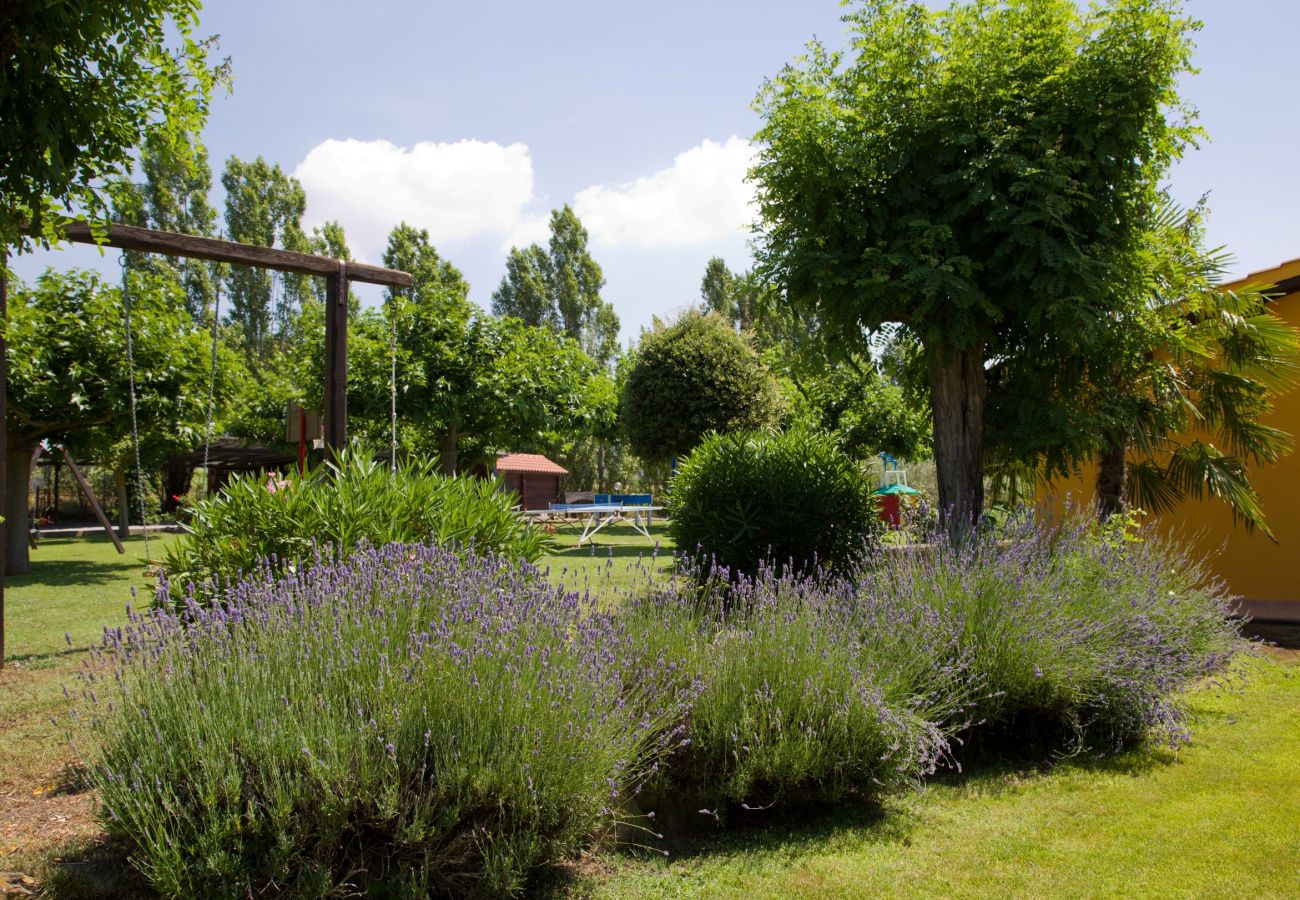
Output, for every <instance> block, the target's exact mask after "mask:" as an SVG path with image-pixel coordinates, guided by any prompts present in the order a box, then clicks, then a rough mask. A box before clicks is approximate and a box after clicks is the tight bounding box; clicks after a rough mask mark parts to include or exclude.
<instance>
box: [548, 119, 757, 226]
mask: <svg viewBox="0 0 1300 900" xmlns="http://www.w3.org/2000/svg"><path fill="white" fill-rule="evenodd" d="M753 154H754V148H753V145H751V144H750V143H749V142H748V141H746V140H744V139H743V138H739V137H735V136H734V135H733V136H732V137H731V138H728V140H727V142H726V143H724V144H719V143H715V142H714V141H710V140H705V141H704V142H703V143H701V144H700V145H699V146H696V147H692V148H691V149H689V150H687V151H685V152H683V153H680V154H678V156H677V158H676V159H674V160H673V164H672V166H671V167H669V168H667V169H661V170H660V171H658V172H655V173H654V174H653V175H647V176H645V177H643V178H638V179H637V180H636V181H632V182H629V183H627V184H618V185H595V186H593V187H589V188H587V189H586V190H583V191H580V192H579V193H578V195H577V196H576V197H575V198H574V210H575V211H576V212H577V213H578V216H579V218H581V219H582V223H583V224H584V225H586V226H587V230H588V231H589V232H591V235H592V238H593V240H595V241H596V242H598V243H602V244H607V245H614V246H618V245H624V246H638V247H690V246H696V245H699V244H708V243H713V242H715V241H719V240H723V239H725V238H728V237H732V236H734V235H736V234H738V233H741V232H744V231H746V230H747V229H748V227H749V224H750V223H751V222H752V221H753V219H754V211H753V208H752V204H753V200H754V190H753V187H752V186H751V185H749V184H747V183H746V182H745V174H746V172H747V171H748V170H749V167H750V165H751V163H752V160H753Z"/></svg>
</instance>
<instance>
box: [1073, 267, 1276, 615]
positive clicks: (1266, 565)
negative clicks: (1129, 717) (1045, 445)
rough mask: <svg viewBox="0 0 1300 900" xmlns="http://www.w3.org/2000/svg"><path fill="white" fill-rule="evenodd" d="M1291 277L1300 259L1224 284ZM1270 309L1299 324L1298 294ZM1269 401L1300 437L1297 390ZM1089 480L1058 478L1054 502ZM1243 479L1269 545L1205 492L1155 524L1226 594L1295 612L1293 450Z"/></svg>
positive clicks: (1091, 475) (1088, 491) (1086, 497)
mask: <svg viewBox="0 0 1300 900" xmlns="http://www.w3.org/2000/svg"><path fill="white" fill-rule="evenodd" d="M1298 276H1300V260H1293V261H1292V262H1289V263H1286V264H1285V265H1282V266H1280V267H1278V268H1276V269H1270V270H1269V271H1266V272H1258V273H1255V274H1253V275H1251V276H1249V277H1248V278H1246V279H1244V280H1242V281H1240V282H1235V283H1233V284H1231V285H1227V287H1229V288H1237V287H1242V286H1244V285H1246V284H1260V283H1265V284H1277V283H1278V282H1281V281H1284V280H1286V279H1288V278H1294V277H1298ZM1270 308H1271V309H1272V311H1273V312H1274V313H1275V314H1276V315H1278V316H1280V317H1281V318H1283V319H1285V320H1286V321H1287V322H1289V323H1290V324H1291V325H1293V326H1295V327H1297V328H1300V292H1295V293H1291V294H1287V295H1286V296H1284V297H1279V298H1278V299H1276V300H1275V301H1274V302H1273V303H1272V304H1270ZM1275 407H1276V408H1275V409H1274V411H1273V415H1272V416H1271V417H1270V418H1269V419H1268V420H1267V423H1268V424H1269V425H1272V426H1274V427H1276V428H1281V429H1282V430H1284V431H1287V432H1289V433H1290V434H1292V435H1293V436H1295V437H1296V438H1297V439H1298V440H1300V389H1295V390H1292V391H1290V392H1289V393H1287V394H1284V395H1283V396H1281V397H1278V398H1277V400H1276V402H1275ZM1095 479H1096V470H1095V469H1094V468H1092V467H1088V468H1086V469H1085V470H1084V472H1083V473H1081V474H1080V475H1079V476H1077V477H1075V478H1071V479H1069V480H1067V481H1062V482H1058V483H1057V484H1056V485H1055V487H1054V489H1053V494H1054V495H1055V497H1056V499H1057V500H1058V501H1059V499H1060V498H1061V497H1063V496H1064V495H1065V494H1067V493H1068V494H1070V495H1071V496H1072V497H1073V498H1074V501H1075V502H1076V503H1084V504H1087V503H1091V502H1092V501H1093V499H1094V496H1095V492H1094V485H1095ZM1250 482H1251V485H1252V486H1254V488H1255V489H1256V490H1257V491H1258V492H1259V494H1260V496H1261V497H1262V498H1263V502H1264V513H1265V518H1266V520H1267V522H1268V525H1269V527H1270V528H1271V529H1272V530H1273V535H1274V536H1275V537H1276V538H1277V543H1276V544H1275V543H1273V542H1272V541H1270V540H1269V539H1268V538H1267V537H1266V536H1265V535H1263V534H1262V533H1260V532H1259V531H1258V530H1256V531H1254V532H1253V533H1248V532H1247V531H1246V528H1245V526H1244V525H1242V524H1241V523H1240V522H1238V523H1237V524H1236V525H1235V526H1234V525H1233V522H1232V512H1231V510H1230V509H1229V508H1228V506H1227V505H1226V504H1225V503H1223V502H1222V501H1220V500H1215V499H1210V498H1207V499H1205V500H1201V501H1194V500H1193V501H1189V502H1186V503H1183V504H1182V505H1181V506H1179V507H1178V509H1177V510H1175V511H1174V512H1173V513H1170V514H1167V515H1165V516H1163V517H1162V524H1163V525H1165V526H1168V527H1170V528H1172V529H1175V530H1177V531H1179V532H1181V533H1182V534H1183V535H1185V536H1187V537H1188V538H1195V541H1196V545H1197V550H1198V551H1199V552H1200V553H1202V554H1203V555H1204V556H1205V558H1207V559H1209V560H1210V563H1211V568H1212V569H1213V570H1214V572H1215V573H1216V574H1217V575H1219V576H1220V577H1221V578H1223V579H1224V581H1226V582H1227V584H1228V587H1229V589H1230V590H1231V591H1232V592H1233V593H1235V594H1239V595H1241V596H1242V597H1244V598H1246V599H1248V600H1254V601H1293V602H1295V603H1296V604H1297V607H1296V610H1297V614H1300V449H1297V450H1295V451H1293V452H1292V453H1291V454H1290V455H1288V456H1285V457H1283V458H1282V459H1281V460H1279V461H1278V462H1277V463H1275V464H1274V465H1271V466H1262V467H1252V468H1251V470H1250Z"/></svg>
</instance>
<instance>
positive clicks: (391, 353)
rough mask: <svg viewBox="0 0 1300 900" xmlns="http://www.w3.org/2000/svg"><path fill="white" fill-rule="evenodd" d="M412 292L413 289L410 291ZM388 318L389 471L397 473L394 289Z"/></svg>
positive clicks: (395, 298) (395, 297) (389, 302)
mask: <svg viewBox="0 0 1300 900" xmlns="http://www.w3.org/2000/svg"><path fill="white" fill-rule="evenodd" d="M412 290H414V289H412ZM388 318H389V319H390V320H391V326H392V327H391V336H390V338H389V343H388V361H389V365H390V371H389V375H388V428H389V433H390V435H391V436H392V454H393V455H392V458H391V459H390V460H389V469H390V470H391V471H393V472H396V471H397V290H396V289H394V290H393V291H392V292H391V294H390V297H389V301H388Z"/></svg>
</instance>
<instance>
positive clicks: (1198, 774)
mask: <svg viewBox="0 0 1300 900" xmlns="http://www.w3.org/2000/svg"><path fill="white" fill-rule="evenodd" d="M1247 670H1248V672H1247V674H1248V675H1249V680H1248V682H1247V683H1246V685H1245V687H1243V688H1241V689H1240V690H1232V691H1226V690H1220V689H1213V688H1210V687H1205V688H1202V689H1200V690H1198V691H1196V692H1195V693H1194V694H1193V695H1192V697H1191V698H1190V702H1191V706H1192V708H1193V709H1194V711H1195V713H1196V722H1195V724H1194V728H1195V736H1194V739H1193V743H1192V744H1191V746H1189V747H1187V748H1186V749H1184V750H1183V751H1182V752H1181V753H1179V754H1178V755H1176V756H1175V755H1174V754H1172V753H1169V752H1166V751H1159V750H1143V751H1134V752H1130V753H1126V754H1123V755H1119V756H1115V757H1110V758H1105V759H1101V760H1096V759H1089V758H1075V759H1070V760H1065V761H1063V762H1061V763H1060V764H1059V765H1057V766H1055V767H1054V768H1052V769H1048V770H1042V771H1036V772H1018V771H993V772H985V773H982V774H978V775H974V776H970V777H966V778H950V779H947V780H941V781H939V782H932V783H931V784H930V785H929V786H928V787H927V789H925V790H924V791H922V792H915V793H909V794H905V795H902V796H897V797H895V798H893V799H892V800H890V801H888V802H887V803H886V805H885V807H884V809H883V811H880V810H872V809H853V808H840V809H838V810H835V811H825V812H823V813H822V814H817V815H811V816H810V815H808V814H807V811H806V810H805V811H802V812H801V813H799V814H797V815H798V819H799V820H798V821H784V822H782V821H775V822H771V821H769V822H767V823H764V824H761V825H758V826H756V827H751V828H745V829H741V830H739V831H736V832H732V833H728V834H725V835H721V836H713V837H709V838H708V839H703V840H700V841H698V842H696V843H695V844H693V845H687V846H681V847H677V848H673V849H675V850H676V851H677V852H676V853H674V854H673V856H672V857H671V858H670V859H669V860H667V861H665V860H663V859H659V858H654V859H650V858H647V857H646V856H645V855H641V856H637V855H628V854H609V855H607V856H606V857H604V859H603V860H602V861H603V862H604V864H605V866H606V874H605V876H603V877H602V878H601V879H599V880H598V882H597V883H595V884H594V885H588V886H587V888H585V889H584V890H583V893H585V894H589V895H593V896H597V897H739V896H744V897H783V896H798V897H872V896H886V895H888V896H916V897H929V896H944V897H983V896H1012V897H1043V896H1056V897H1146V896H1150V897H1155V896H1162V897H1163V896H1196V897H1246V896H1254V897H1284V896H1297V895H1300V829H1298V828H1297V827H1296V823H1297V822H1298V821H1300V793H1297V792H1296V791H1295V789H1294V787H1295V785H1296V784H1297V783H1300V753H1297V742H1298V740H1300V738H1297V722H1300V657H1297V655H1296V654H1294V653H1291V654H1284V653H1277V654H1274V655H1273V656H1272V658H1268V659H1264V660H1259V661H1254V662H1252V663H1250V664H1249V665H1248V666H1247ZM794 818H795V814H792V815H791V816H790V819H791V820H793V819H794ZM734 824H735V823H733V825H734Z"/></svg>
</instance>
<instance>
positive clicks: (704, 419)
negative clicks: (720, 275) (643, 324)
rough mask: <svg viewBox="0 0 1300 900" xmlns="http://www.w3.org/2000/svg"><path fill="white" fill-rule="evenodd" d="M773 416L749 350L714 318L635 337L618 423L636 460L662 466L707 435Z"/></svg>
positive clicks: (763, 375) (768, 385) (771, 387)
mask: <svg viewBox="0 0 1300 900" xmlns="http://www.w3.org/2000/svg"><path fill="white" fill-rule="evenodd" d="M779 410H780V406H779V402H778V399H777V392H776V385H775V382H774V381H773V380H772V376H771V375H770V374H769V373H768V371H767V367H766V366H764V365H763V361H762V360H761V359H760V358H759V356H758V354H757V353H755V352H754V350H753V348H752V347H750V346H749V344H748V342H747V341H746V340H745V339H744V338H743V337H742V336H741V335H738V334H737V333H736V332H735V330H734V329H733V328H732V327H731V326H730V325H729V324H728V323H727V321H726V320H725V319H723V318H722V317H720V316H717V315H703V314H701V313H698V312H687V313H686V314H685V315H683V316H682V317H681V318H680V319H679V320H678V321H677V322H675V323H674V324H672V325H669V326H666V327H661V328H659V329H658V330H655V331H651V332H649V333H647V334H645V335H643V336H642V338H641V343H640V346H639V347H637V349H636V351H635V354H634V357H633V361H632V365H631V369H630V371H629V372H628V376H627V381H626V382H625V383H624V385H623V393H622V397H621V398H620V406H619V418H620V419H621V420H622V423H623V428H624V431H625V432H626V434H627V437H628V441H629V442H630V443H631V445H632V451H633V452H634V453H636V455H637V456H641V457H644V458H646V459H649V460H651V461H652V462H666V461H668V460H670V459H671V458H673V457H675V456H682V455H685V454H687V453H689V452H690V451H691V450H692V449H693V448H694V447H695V446H696V445H697V444H698V443H699V442H700V441H701V440H702V439H703V438H704V436H705V435H706V434H708V433H709V432H711V431H719V432H727V431H736V430H739V429H744V428H761V427H763V426H765V425H770V424H773V423H774V422H775V421H776V418H777V415H778V413H779Z"/></svg>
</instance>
